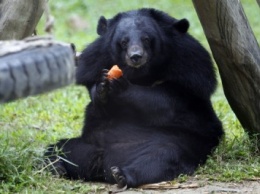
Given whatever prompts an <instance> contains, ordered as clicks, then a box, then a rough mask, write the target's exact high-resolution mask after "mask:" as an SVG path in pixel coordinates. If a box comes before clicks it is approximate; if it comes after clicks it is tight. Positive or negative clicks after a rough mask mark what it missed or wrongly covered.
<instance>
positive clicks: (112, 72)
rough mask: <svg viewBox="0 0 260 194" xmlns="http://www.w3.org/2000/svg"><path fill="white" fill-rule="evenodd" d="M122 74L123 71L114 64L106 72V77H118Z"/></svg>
mask: <svg viewBox="0 0 260 194" xmlns="http://www.w3.org/2000/svg"><path fill="white" fill-rule="evenodd" d="M122 75H123V72H122V70H121V69H119V67H118V66H117V65H114V66H113V67H112V68H111V69H110V70H109V71H108V73H107V78H108V79H110V80H111V79H118V78H120V77H121V76H122Z"/></svg>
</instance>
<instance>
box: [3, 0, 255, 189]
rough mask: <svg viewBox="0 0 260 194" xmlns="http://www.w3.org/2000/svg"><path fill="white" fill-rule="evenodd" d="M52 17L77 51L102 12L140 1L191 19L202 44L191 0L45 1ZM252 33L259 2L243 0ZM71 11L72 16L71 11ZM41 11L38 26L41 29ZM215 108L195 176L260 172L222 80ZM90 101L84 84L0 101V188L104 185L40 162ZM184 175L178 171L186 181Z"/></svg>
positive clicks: (78, 122) (71, 131)
mask: <svg viewBox="0 0 260 194" xmlns="http://www.w3.org/2000/svg"><path fill="white" fill-rule="evenodd" d="M49 2H50V7H51V11H52V14H53V16H54V17H55V19H56V23H55V32H54V35H55V37H56V38H57V39H58V40H62V41H65V42H73V43H75V44H76V46H77V48H78V51H81V50H82V49H83V47H84V46H85V45H87V44H89V43H90V42H91V41H93V40H94V38H95V37H97V35H96V23H97V20H98V18H99V16H101V15H105V16H106V17H107V18H109V17H111V16H113V15H114V14H115V13H117V12H120V11H125V10H130V9H136V8H140V7H154V8H157V9H161V10H164V11H166V12H168V13H169V14H171V15H173V16H174V17H176V18H183V17H186V18H187V19H188V20H190V22H191V27H190V31H189V32H190V33H191V34H192V35H193V36H195V37H196V38H197V39H199V40H200V42H201V43H202V44H203V45H204V46H205V47H206V48H209V47H208V45H207V41H206V39H205V36H204V34H203V30H202V28H201V26H200V23H199V20H198V18H197V15H196V12H195V10H194V9H193V5H192V3H191V1H190V0H174V1H173V0H172V1H171V0H162V1H156V0H132V1H127V2H126V1H123V0H115V1H105V0H96V1H82V0H71V1H66V2H65V1H62V0H56V1H49ZM242 3H243V5H244V8H245V11H246V13H247V15H248V18H249V21H250V23H251V25H252V26H253V27H254V28H253V30H254V32H255V35H256V37H257V38H258V39H259V38H260V29H259V25H258V23H259V21H258V20H259V8H258V6H257V4H256V2H255V1H247V0H242ZM73 15H77V16H79V18H81V19H83V20H84V21H86V23H87V26H86V27H85V28H84V29H82V28H73V27H71V24H70V20H71V17H72V16H73ZM73 17H74V16H73ZM44 20H45V18H44V17H43V18H42V20H41V22H40V25H39V27H38V32H39V34H44V32H43V26H44ZM212 101H213V103H214V108H215V110H216V111H217V114H218V116H219V118H220V119H221V121H222V122H223V126H224V128H225V132H226V136H225V138H224V139H223V141H222V143H221V145H220V146H219V147H218V148H217V149H216V151H215V152H214V155H213V156H212V157H210V158H209V160H208V161H207V163H206V165H204V166H202V167H200V168H199V169H198V170H197V173H196V174H197V176H199V177H201V178H207V179H211V180H221V181H240V180H242V179H248V178H252V177H257V176H259V175H260V159H259V150H258V148H257V147H256V140H255V139H254V138H249V137H248V135H247V134H246V133H245V132H244V130H243V129H242V127H241V126H240V124H239V122H238V121H237V119H236V117H235V115H234V114H233V112H232V110H231V109H230V107H229V105H228V103H227V101H226V99H225V97H224V95H223V92H222V88H221V85H220V87H219V88H218V91H217V92H216V94H215V95H214V96H213V98H212ZM88 102H89V97H88V94H87V92H86V90H85V88H83V87H79V86H69V87H66V88H63V89H60V90H56V91H54V92H51V93H47V94H44V95H40V96H36V97H29V98H26V99H22V100H18V101H15V102H12V103H8V104H1V105H0V193H90V192H92V193H95V192H102V191H103V189H104V186H102V185H99V184H96V183H95V184H90V183H83V182H80V181H70V180H64V179H59V178H56V177H54V176H52V175H50V174H49V173H48V172H46V171H44V170H43V168H42V166H41V165H42V162H43V156H42V155H43V152H44V150H45V148H46V146H47V145H48V144H51V143H54V142H56V141H57V140H58V139H61V138H68V137H75V136H77V135H79V134H80V132H81V128H82V122H83V114H84V109H85V105H86V104H87V103H88ZM186 179H187V176H185V175H184V176H181V177H180V181H185V180H186Z"/></svg>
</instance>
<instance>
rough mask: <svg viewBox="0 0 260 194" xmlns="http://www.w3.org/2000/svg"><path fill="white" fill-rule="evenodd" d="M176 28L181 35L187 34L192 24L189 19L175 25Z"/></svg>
mask: <svg viewBox="0 0 260 194" xmlns="http://www.w3.org/2000/svg"><path fill="white" fill-rule="evenodd" d="M173 26H174V28H175V29H177V30H178V31H179V32H181V33H186V32H187V31H188V29H189V27H190V23H189V21H188V20H187V19H185V18H184V19H181V20H179V21H177V22H175V23H174V25H173Z"/></svg>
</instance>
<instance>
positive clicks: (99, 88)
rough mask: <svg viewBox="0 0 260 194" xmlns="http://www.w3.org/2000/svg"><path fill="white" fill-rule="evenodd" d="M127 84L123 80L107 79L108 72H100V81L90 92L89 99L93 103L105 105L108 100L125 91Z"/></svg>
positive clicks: (121, 78)
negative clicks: (90, 98)
mask: <svg viewBox="0 0 260 194" xmlns="http://www.w3.org/2000/svg"><path fill="white" fill-rule="evenodd" d="M128 85H129V82H128V81H127V80H126V79H125V78H124V77H120V78H118V79H108V70H107V69H104V70H103V71H102V75H101V79H100V81H99V82H98V83H97V84H96V85H95V86H94V88H93V89H92V90H91V97H92V100H93V101H94V102H98V103H102V104H106V103H107V102H108V101H109V100H111V99H113V98H116V96H117V95H118V94H119V93H121V92H123V91H124V90H126V89H127V87H128Z"/></svg>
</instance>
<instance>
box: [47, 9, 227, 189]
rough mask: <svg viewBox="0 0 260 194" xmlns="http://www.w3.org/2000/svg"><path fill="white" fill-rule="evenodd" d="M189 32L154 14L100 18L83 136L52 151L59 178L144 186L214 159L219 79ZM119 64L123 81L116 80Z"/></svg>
mask: <svg viewBox="0 0 260 194" xmlns="http://www.w3.org/2000/svg"><path fill="white" fill-rule="evenodd" d="M188 28H189V22H188V21H187V20H186V19H181V20H177V19H175V18H173V17H171V16H169V15H168V14H166V13H164V12H162V11H159V10H155V9H150V8H143V9H138V10H132V11H128V12H122V13H119V14H117V15H115V16H114V17H113V18H112V19H106V18H105V17H103V16H102V17H101V18H100V19H99V22H98V26H97V33H98V35H99V37H98V38H97V39H96V40H95V41H94V42H93V43H92V44H90V45H89V46H88V47H87V48H86V49H85V50H84V51H83V52H82V54H81V56H80V59H79V65H78V67H77V75H76V78H77V83H78V84H82V85H84V86H86V87H87V89H88V91H89V94H90V98H91V102H90V103H89V104H88V106H87V108H86V112H85V121H84V127H83V130H82V135H81V136H80V137H76V138H72V139H63V140H60V141H59V142H58V143H57V144H55V145H51V146H50V147H49V149H48V151H47V152H46V155H47V156H48V157H49V160H51V161H55V160H57V159H58V158H60V160H59V162H56V163H55V164H54V166H55V169H56V171H57V172H58V173H59V174H62V175H64V176H66V177H68V178H72V179H83V180H86V181H103V182H107V183H112V184H117V185H118V187H119V188H126V187H138V186H140V185H142V184H147V183H155V182H160V181H167V180H172V179H174V178H175V177H178V176H179V175H180V174H191V173H193V172H194V170H195V169H196V167H198V165H200V164H203V163H204V162H205V161H206V159H207V156H208V155H210V154H211V152H212V150H213V149H214V148H215V147H216V146H217V145H218V144H219V141H220V139H221V136H222V134H223V130H222V125H221V122H220V121H219V119H218V118H217V116H216V114H215V112H214V110H213V108H212V104H211V101H210V96H211V94H212V93H213V92H214V90H215V87H216V77H215V71H214V67H213V64H212V61H211V58H210V55H209V54H208V52H207V51H206V50H205V49H204V48H203V47H202V46H201V44H200V43H199V42H198V41H196V40H195V39H194V38H193V37H191V36H190V35H189V34H188V33H187V31H188ZM115 64H116V65H118V66H119V67H120V69H122V72H123V76H122V77H120V78H118V79H112V80H110V79H108V78H107V73H108V69H110V68H111V67H112V66H113V65H115ZM57 150H58V151H61V152H60V153H59V152H58V151H57Z"/></svg>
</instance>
